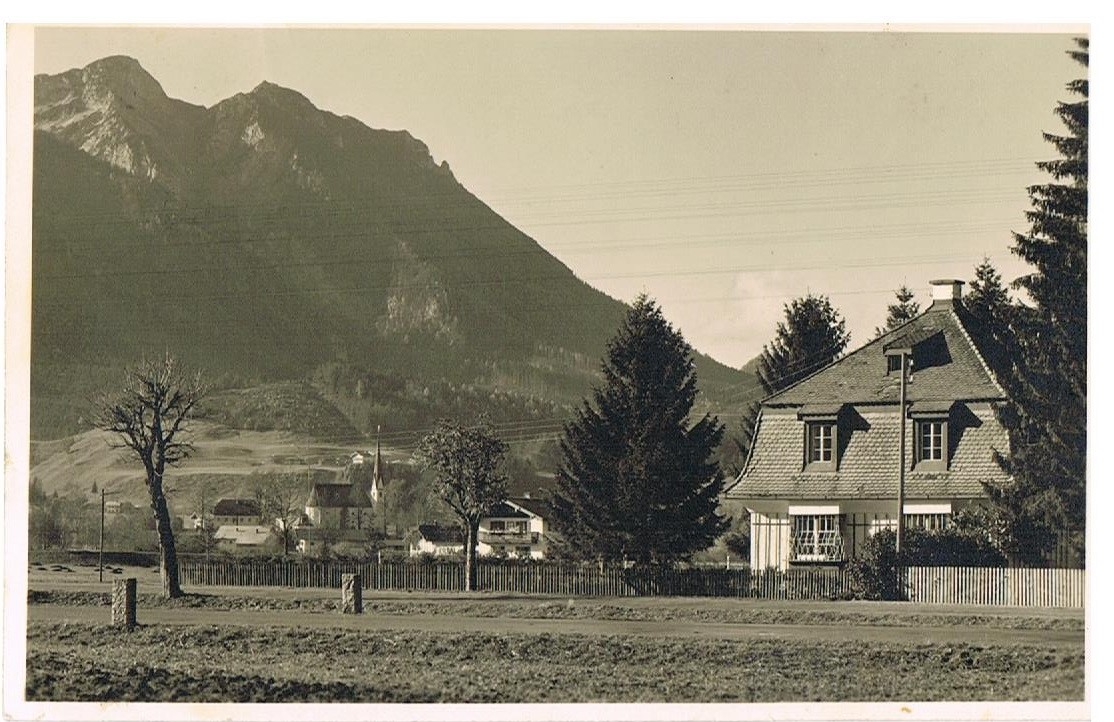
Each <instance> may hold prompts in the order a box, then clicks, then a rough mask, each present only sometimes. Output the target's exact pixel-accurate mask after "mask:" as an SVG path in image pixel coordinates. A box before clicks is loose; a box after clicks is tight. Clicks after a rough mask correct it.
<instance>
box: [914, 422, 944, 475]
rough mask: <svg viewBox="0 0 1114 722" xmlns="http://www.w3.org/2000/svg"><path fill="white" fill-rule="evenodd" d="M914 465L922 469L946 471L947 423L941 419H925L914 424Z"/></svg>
mask: <svg viewBox="0 0 1114 722" xmlns="http://www.w3.org/2000/svg"><path fill="white" fill-rule="evenodd" d="M916 434H917V438H916V442H917V444H916V446H917V453H916V465H917V468H923V469H946V468H947V466H948V423H947V421H945V420H943V419H925V420H923V421H918V422H917V423H916Z"/></svg>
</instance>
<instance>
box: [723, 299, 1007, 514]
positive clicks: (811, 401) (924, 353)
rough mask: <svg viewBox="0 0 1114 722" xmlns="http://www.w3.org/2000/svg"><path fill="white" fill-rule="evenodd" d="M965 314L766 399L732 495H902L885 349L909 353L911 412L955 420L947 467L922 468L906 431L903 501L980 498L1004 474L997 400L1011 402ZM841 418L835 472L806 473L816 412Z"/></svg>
mask: <svg viewBox="0 0 1114 722" xmlns="http://www.w3.org/2000/svg"><path fill="white" fill-rule="evenodd" d="M963 314H964V312H963V311H962V309H961V308H960V307H959V306H958V304H955V303H953V302H951V301H937V302H935V303H934V304H933V305H932V306H931V307H929V309H928V310H927V311H925V312H924V313H922V314H920V315H919V316H917V317H915V318H913V319H911V320H910V321H908V322H907V323H905V324H903V325H901V326H899V327H898V328H896V329H894V330H893V331H891V332H889V333H887V334H884V335H882V336H880V337H879V338H877V339H874V340H872V341H870V342H869V343H867V344H865V345H864V346H862V347H860V348H858V349H857V350H855V351H853V352H851V353H850V354H848V355H847V356H844V357H843V358H842V359H840V360H838V361H836V362H834V363H832V364H830V365H829V366H827V367H825V368H824V369H822V370H820V371H818V372H817V373H815V374H813V375H812V376H810V377H808V378H806V379H804V380H802V381H800V382H798V383H797V384H795V385H793V386H791V387H789V388H787V389H785V390H783V391H781V392H780V393H777V394H774V395H772V396H770V397H768V398H767V399H765V400H764V401H763V402H762V411H761V413H760V415H759V418H758V422H757V426H756V432H755V438H754V444H753V447H752V450H751V454H750V457H749V458H748V459H747V462H746V465H745V468H744V470H743V473H742V474H740V475H739V477H738V479H737V481H736V483H735V485H734V486H733V487H731V488H730V489H729V490H728V492H727V495H726V496H727V498H729V499H760V498H769V499H832V500H835V499H880V498H889V497H891V496H893V495H894V494H895V493H896V491H897V476H898V473H897V472H898V438H899V428H900V419H899V418H898V414H897V404H898V401H899V393H900V380H901V377H900V374H898V373H888V372H887V364H886V354H885V351H886V349H887V348H903V349H909V348H911V349H912V355H913V370H912V373H911V374H910V380H909V383H908V385H907V388H906V391H907V398H908V401H909V402H910V403H911V406H910V412H911V416H916V415H917V412H927V413H933V414H945V413H946V414H948V415H949V433H948V446H949V451H948V459H949V463H948V468H947V470H946V471H934V472H927V471H920V472H918V471H916V470H914V469H913V468H912V463H913V435H914V433H915V432H914V431H913V429H914V428H915V427H914V424H913V423H912V422H910V423H909V424H908V426H907V436H906V440H905V445H906V459H907V460H908V462H909V464H910V467H909V468H908V469H907V472H906V496H907V497H908V498H910V499H918V498H920V499H926V498H975V497H981V496H983V495H984V491H983V486H982V482H984V481H1000V480H1004V479H1005V478H1006V475H1005V473H1004V472H1003V471H1002V470H1001V468H1000V467H999V466H998V464H997V463H996V462H995V461H994V452H995V451H999V452H1003V453H1004V452H1006V451H1007V450H1008V445H1009V438H1008V434H1007V432H1006V430H1005V428H1004V427H1003V426H1002V424H1001V423H1000V422H999V421H998V420H997V418H996V416H995V412H994V410H993V406H994V404H996V403H997V402H1000V401H1004V400H1005V398H1006V395H1005V392H1004V391H1003V390H1002V387H1001V386H1000V385H999V384H998V382H997V381H996V380H995V378H994V376H993V374H992V373H991V371H990V368H989V367H988V366H987V364H986V362H985V359H984V358H983V356H982V354H981V353H980V352H979V349H978V348H977V346H976V345H975V343H974V341H973V340H972V338H971V335H970V333H968V331H967V329H966V328H965V326H964V322H963ZM837 408H839V409H842V411H841V413H842V414H843V418H842V420H841V422H840V430H839V432H838V434H837V441H838V444H839V448H838V449H837V459H838V470H836V471H827V472H805V471H804V439H805V423H806V419H805V418H803V417H805V416H807V415H808V414H807V413H806V412H808V411H809V410H813V411H815V410H817V409H820V410H824V411H827V412H829V413H835V412H834V411H833V409H837Z"/></svg>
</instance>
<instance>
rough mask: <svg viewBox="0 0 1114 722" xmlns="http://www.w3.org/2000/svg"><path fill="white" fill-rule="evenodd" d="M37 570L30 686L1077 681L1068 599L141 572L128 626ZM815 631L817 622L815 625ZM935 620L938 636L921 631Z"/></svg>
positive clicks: (375, 695)
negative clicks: (358, 592) (433, 585)
mask: <svg viewBox="0 0 1114 722" xmlns="http://www.w3.org/2000/svg"><path fill="white" fill-rule="evenodd" d="M52 576H54V575H49V574H47V575H43V574H34V575H32V579H31V589H32V591H31V592H30V594H29V599H28V602H29V610H30V611H35V610H36V609H42V610H48V609H49V610H53V613H55V614H56V615H57V614H59V613H60V614H62V615H63V618H64V619H67V620H69V621H57V619H44V618H43V617H42V615H38V616H37V618H34V619H32V621H31V622H29V626H28V637H27V641H28V657H27V694H28V699H31V700H52V701H69V700H72V701H103V700H119V701H195V702H262V701H276V702H277V701H305V702H326V701H328V702H401V701H407V702H423V701H441V702H566V701H577V702H587V701H593V702H651V701H652V702H723V701H734V702H807V701H895V700H902V701H944V700H948V701H990V700H1020V701H1030V700H1049V701H1056V700H1081V699H1083V696H1084V686H1083V684H1084V683H1083V676H1084V675H1083V673H1084V652H1083V647H1082V644H1081V643H1076V642H1074V641H1070V640H1072V639H1075V640H1079V639H1082V630H1083V616H1082V612H1081V610H1027V609H1016V608H1015V609H996V608H960V609H952V608H939V607H937V608H931V607H927V606H924V605H922V606H915V605H903V604H886V603H847V602H771V601H767V600H735V599H679V598H631V599H626V598H624V599H592V598H581V599H575V600H569V599H557V598H541V597H525V596H522V597H515V596H510V595H485V594H477V595H466V594H454V593H449V594H445V593H441V594H438V593H414V594H409V593H403V592H393V593H369V595H368V597H367V598H366V599H365V614H364V615H363V616H362V617H359V618H353V617H351V616H345V617H343V618H342V615H339V614H338V613H337V611H336V610H337V597H338V596H339V592H338V590H335V589H321V590H307V589H274V588H258V589H249V588H238V589H217V588H209V589H202V590H198V591H197V592H193V593H190V594H188V595H187V596H186V597H184V598H182V599H178V600H165V599H161V598H160V597H158V596H157V595H155V594H152V593H150V592H151V591H153V586H147V587H146V588H147V589H149V590H150V591H147V592H141V594H140V603H139V606H140V622H141V626H140V627H139V628H138V629H136V630H134V631H132V632H130V633H129V632H124V631H120V630H117V629H114V628H112V627H109V626H107V625H104V624H98V623H95V620H97V619H100V618H102V617H101V615H102V614H103V618H104V619H105V620H106V621H107V618H108V610H107V609H106V608H105V607H106V606H107V605H108V598H107V595H106V593H105V592H104V591H99V590H103V589H105V588H106V587H107V586H108V580H107V579H106V582H105V584H104V585H103V586H93V585H90V584H88V583H68V584H67V583H64V582H63V581H62V580H63V579H72V578H73V577H74V576H75V575H73V574H71V575H63V574H58V575H57V577H58V578H57V580H55V581H54V583H51V581H52ZM68 609H72V610H73V611H72V612H69V611H67V610H68ZM143 610H148V611H147V612H146V613H145V612H144V611H143ZM179 610H180V611H179ZM79 613H80V614H79ZM71 614H72V617H71V616H70V615H71ZM160 614H161V615H162V616H161V617H160V616H159V615H160ZM82 615H83V616H82ZM334 615H335V616H334ZM32 616H33V617H35V616H36V615H32ZM186 617H188V619H186ZM145 619H146V620H147V621H146V622H145V621H144V620H145ZM159 619H162V620H163V621H161V622H160V621H159ZM276 619H277V620H278V621H277V623H270V624H265V623H262V622H260V620H272V622H274V620H276ZM218 620H225V621H224V623H221V624H218V623H217V621H218ZM361 620H362V621H361ZM392 620H394V621H392ZM577 620H580V621H577ZM601 620H602V621H601ZM195 621H196V622H197V623H195ZM372 623H376V624H377V625H379V626H375V628H372V627H373V624H372ZM384 624H386V625H388V626H390V627H391V628H382V627H383V625H384ZM630 625H636V627H637V633H634V629H633V628H632V627H631V626H630ZM717 625H719V626H717ZM747 625H752V626H750V627H749V629H750V630H751V631H748V633H747V634H748V635H749V636H747V637H746V638H742V637H741V636H740V635H739V634H736V631H737V630H740V629H742V628H743V627H745V626H747ZM753 625H759V626H757V627H755V626H753ZM788 625H793V628H792V629H790V627H789V626H788ZM833 626H835V627H836V635H837V636H834V637H833V635H832V634H831V629H832V627H833ZM841 628H845V629H846V632H844V631H843V629H841ZM822 629H826V630H828V631H827V632H826V633H825V634H824V635H821V634H819V632H821V631H822ZM467 630H470V631H467ZM570 630H571V631H570ZM755 630H757V631H755ZM814 630H815V631H814ZM887 630H888V631H887ZM922 630H923V632H922ZM932 630H936V631H932ZM940 630H942V631H940ZM949 630H951V631H949ZM967 630H969V634H968V632H967ZM791 632H792V633H791ZM802 632H803V633H802ZM941 634H943V635H945V638H944V640H941V639H939V638H933V641H926V640H928V639H930V638H932V635H936V637H939V636H940V635H941ZM1065 636H1066V638H1068V640H1069V641H1068V642H1067V643H1065V642H1064V641H1063V639H1064V638H1065ZM948 639H950V640H951V641H946V640H948ZM868 640H869V641H868ZM1046 640H1047V641H1046ZM1055 640H1059V641H1055Z"/></svg>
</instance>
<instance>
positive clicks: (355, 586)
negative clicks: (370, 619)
mask: <svg viewBox="0 0 1114 722" xmlns="http://www.w3.org/2000/svg"><path fill="white" fill-rule="evenodd" d="M340 611H341V614H363V612H364V587H363V579H361V578H360V575H359V574H344V575H341V578H340Z"/></svg>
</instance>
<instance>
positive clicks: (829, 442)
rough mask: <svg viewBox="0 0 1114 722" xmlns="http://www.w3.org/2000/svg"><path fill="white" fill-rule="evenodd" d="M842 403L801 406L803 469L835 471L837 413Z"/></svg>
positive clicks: (836, 462) (837, 428) (837, 444)
mask: <svg viewBox="0 0 1114 722" xmlns="http://www.w3.org/2000/svg"><path fill="white" fill-rule="evenodd" d="M842 407H843V404H824V405H813V406H805V407H802V408H801V410H800V411H799V412H798V414H797V418H799V419H801V420H803V421H804V422H805V439H804V446H805V448H804V464H803V466H804V470H805V471H835V470H836V468H837V466H838V462H839V414H840V410H841V409H842Z"/></svg>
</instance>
